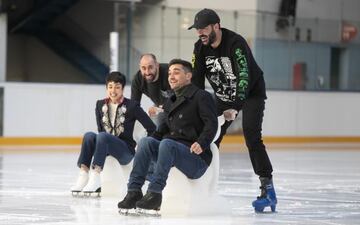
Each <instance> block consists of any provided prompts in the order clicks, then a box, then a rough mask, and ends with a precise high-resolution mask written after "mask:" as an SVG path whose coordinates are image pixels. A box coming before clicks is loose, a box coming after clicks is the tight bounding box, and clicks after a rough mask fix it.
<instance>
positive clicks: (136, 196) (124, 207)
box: [118, 191, 143, 215]
mask: <svg viewBox="0 0 360 225" xmlns="http://www.w3.org/2000/svg"><path fill="white" fill-rule="evenodd" d="M142 197H143V194H142V192H141V191H128V193H127V194H126V196H125V198H124V200H122V201H121V202H119V203H118V208H119V213H120V214H122V215H129V214H136V212H135V207H136V202H137V201H139V200H140V199H141V198H142Z"/></svg>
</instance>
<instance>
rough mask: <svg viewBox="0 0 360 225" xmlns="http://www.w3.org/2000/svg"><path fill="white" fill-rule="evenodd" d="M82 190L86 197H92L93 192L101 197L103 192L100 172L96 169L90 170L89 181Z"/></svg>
mask: <svg viewBox="0 0 360 225" xmlns="http://www.w3.org/2000/svg"><path fill="white" fill-rule="evenodd" d="M82 192H83V193H84V196H86V197H90V196H92V195H93V194H95V196H97V197H100V193H101V179H100V173H98V172H96V171H94V170H91V171H90V176H89V181H88V183H87V184H86V186H85V187H84V188H83V190H82Z"/></svg>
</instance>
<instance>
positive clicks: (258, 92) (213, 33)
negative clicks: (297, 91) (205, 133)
mask: <svg viewBox="0 0 360 225" xmlns="http://www.w3.org/2000/svg"><path fill="white" fill-rule="evenodd" d="M192 28H195V29H196V33H197V35H198V36H199V40H198V41H197V42H196V43H195V46H194V52H193V57H192V63H193V74H194V75H193V79H192V82H193V83H194V84H195V85H197V86H198V87H200V88H202V89H204V87H205V77H206V78H207V80H208V81H209V83H210V85H211V87H212V88H213V89H214V93H215V100H216V103H217V110H218V114H224V117H225V119H226V122H225V123H224V125H223V126H222V127H221V134H220V137H219V139H218V140H217V141H216V144H217V145H218V146H219V145H220V142H221V140H222V138H223V136H224V135H225V133H226V130H227V128H228V127H229V126H230V124H231V123H232V121H233V120H234V119H235V117H236V114H237V113H238V112H239V111H240V110H242V119H243V120H242V127H243V132H244V137H245V141H246V145H247V147H248V149H249V155H250V159H251V163H252V166H253V169H254V172H255V173H256V174H257V175H258V176H259V177H260V182H261V186H260V189H261V195H260V196H259V197H258V198H257V199H256V200H255V201H253V203H252V205H253V207H254V208H255V211H257V212H262V211H263V210H264V208H265V207H268V206H270V207H271V210H272V211H275V208H276V204H277V199H276V194H275V189H274V185H273V181H272V171H273V170H272V165H271V162H270V159H269V157H268V155H267V153H266V149H265V146H264V144H263V141H262V134H261V130H262V121H263V116H264V108H265V99H266V91H265V82H264V77H263V72H262V70H261V69H260V68H259V66H258V65H257V63H256V62H255V59H254V57H253V55H252V53H251V50H250V48H249V46H248V45H247V43H246V41H245V39H244V38H243V37H242V36H241V35H239V34H237V33H235V32H233V31H231V30H228V29H226V28H222V27H220V18H219V16H218V15H217V14H216V12H215V11H213V10H211V9H203V10H201V11H199V12H198V13H197V14H196V15H195V19H194V24H193V25H192V26H191V27H189V28H188V29H189V30H190V29H192Z"/></svg>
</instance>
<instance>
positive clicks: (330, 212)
mask: <svg viewBox="0 0 360 225" xmlns="http://www.w3.org/2000/svg"><path fill="white" fill-rule="evenodd" d="M269 156H270V158H271V160H272V163H273V167H274V173H273V175H274V185H275V188H276V191H277V195H278V202H279V203H278V206H277V213H264V214H256V213H254V211H253V208H252V206H251V202H252V200H254V198H255V197H256V196H257V195H258V194H259V190H258V186H259V182H258V179H257V177H256V176H255V175H254V173H253V171H252V167H251V164H250V160H249V156H248V153H247V152H244V151H242V152H240V153H221V154H220V182H219V187H218V192H219V194H220V195H221V196H222V197H224V198H225V199H226V201H227V202H228V207H229V208H230V209H231V210H230V211H229V212H228V215H224V214H221V215H220V214H219V215H217V214H213V213H212V214H208V215H205V216H204V215H203V216H191V217H189V216H183V215H176V214H173V215H162V217H161V218H146V217H131V216H122V215H119V214H118V212H117V202H118V201H119V200H120V199H116V198H90V199H89V198H74V197H72V196H71V194H70V192H69V188H70V186H71V185H72V183H73V182H74V181H75V179H76V175H77V174H78V170H77V168H76V160H77V154H76V153H21V154H9V153H6V154H1V153H0V224H1V225H7V224H9V225H10V224H11V225H25V224H26V225H31V224H52V225H57V224H58V225H60V224H61V225H65V224H66V225H70V224H71V225H78V224H84V225H85V224H86V225H91V224H106V225H112V224H128V225H130V224H131V225H133V224H141V225H147V224H149V225H150V224H154V225H155V224H156V225H157V224H164V225H165V224H166V225H172V224H173V225H180V224H186V225H192V224H204V225H212V224H214V225H215V224H221V225H222V224H224V225H237V224H254V225H255V224H256V225H260V224H314V225H315V224H360V151H358V150H357V151H349V150H341V149H340V148H339V149H338V150H331V151H325V150H321V151H317V150H302V149H292V150H284V149H282V150H279V151H273V150H272V151H269ZM218 204H220V203H218ZM222 204H225V203H224V202H222ZM204 211H206V206H204Z"/></svg>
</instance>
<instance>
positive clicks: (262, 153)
mask: <svg viewBox="0 0 360 225" xmlns="http://www.w3.org/2000/svg"><path fill="white" fill-rule="evenodd" d="M218 108H219V111H221V112H223V111H224V110H226V109H229V107H228V106H225V105H221V104H219V103H218ZM264 109H265V100H264V99H263V98H258V97H252V98H249V99H247V100H245V102H244V105H243V107H242V127H243V132H244V138H245V142H246V146H247V148H248V150H249V155H250V160H251V164H252V166H253V169H254V172H255V174H257V175H259V176H260V177H269V178H271V177H272V171H273V169H272V165H271V162H270V159H269V156H268V154H267V152H266V149H265V145H264V144H263V141H262V134H261V131H262V122H263V117H264ZM232 122H233V121H225V123H224V125H223V126H222V127H221V133H220V136H219V138H218V139H217V140H216V141H215V144H216V145H217V146H218V147H220V143H221V141H222V139H223V136H224V135H225V134H226V130H227V128H228V127H229V126H230V125H231V123H232Z"/></svg>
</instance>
